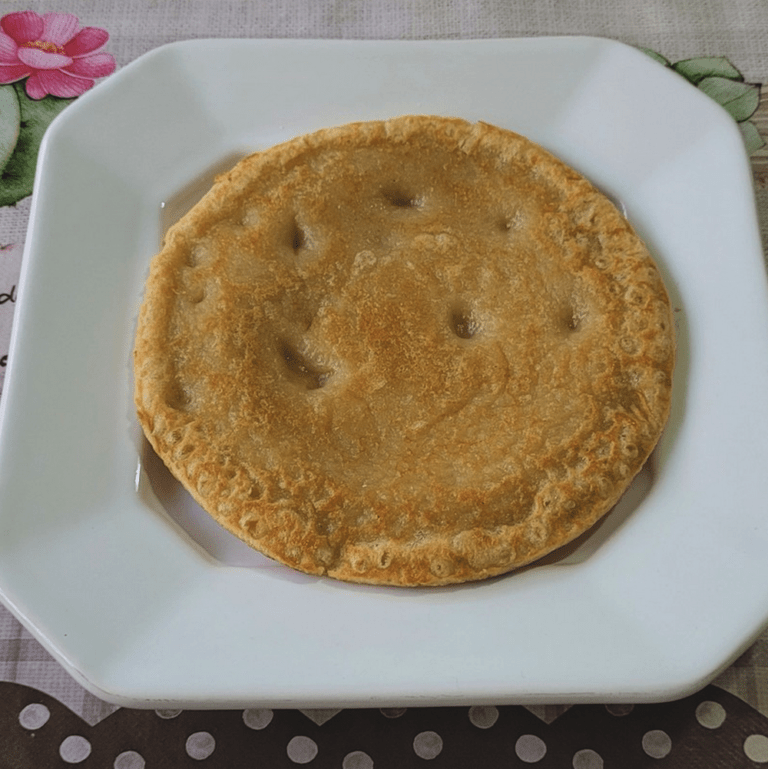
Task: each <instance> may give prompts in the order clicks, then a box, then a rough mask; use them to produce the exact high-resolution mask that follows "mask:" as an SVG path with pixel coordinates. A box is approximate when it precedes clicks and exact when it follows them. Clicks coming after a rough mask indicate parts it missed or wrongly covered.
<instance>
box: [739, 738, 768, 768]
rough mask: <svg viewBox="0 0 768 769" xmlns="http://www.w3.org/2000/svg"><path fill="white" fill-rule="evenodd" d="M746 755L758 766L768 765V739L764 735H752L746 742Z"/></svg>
mask: <svg viewBox="0 0 768 769" xmlns="http://www.w3.org/2000/svg"><path fill="white" fill-rule="evenodd" d="M744 753H745V754H746V756H747V758H748V759H749V760H750V761H754V762H755V763H756V764H768V737H766V736H765V735H764V734H750V735H749V737H747V739H746V740H744Z"/></svg>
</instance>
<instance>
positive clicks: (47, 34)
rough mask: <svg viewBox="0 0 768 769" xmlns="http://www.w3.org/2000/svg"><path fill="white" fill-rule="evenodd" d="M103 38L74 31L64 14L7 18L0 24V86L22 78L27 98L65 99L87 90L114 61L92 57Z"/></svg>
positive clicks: (102, 33)
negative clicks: (55, 97)
mask: <svg viewBox="0 0 768 769" xmlns="http://www.w3.org/2000/svg"><path fill="white" fill-rule="evenodd" d="M108 39H109V34H108V33H107V31H106V30H104V29H99V28H98V27H83V28H82V29H81V28H80V21H79V20H78V18H77V16H73V15H72V14H69V13H46V14H43V15H42V16H40V15H39V14H37V13H35V12H34V11H19V12H17V13H9V14H6V15H5V16H3V17H2V19H0V83H14V82H16V81H17V80H22V79H23V78H25V77H26V78H29V79H28V80H27V82H26V89H27V94H28V95H29V96H30V97H31V98H33V99H42V98H43V97H44V96H47V95H48V94H51V95H52V96H60V97H62V98H71V97H73V96H80V94H81V93H85V91H87V90H88V89H89V88H93V84H94V78H97V77H104V76H105V75H109V74H111V73H112V72H113V71H114V69H115V60H114V58H113V57H112V56H110V55H109V54H108V53H95V51H96V50H97V49H98V48H101V46H102V45H104V43H106V42H107V40H108Z"/></svg>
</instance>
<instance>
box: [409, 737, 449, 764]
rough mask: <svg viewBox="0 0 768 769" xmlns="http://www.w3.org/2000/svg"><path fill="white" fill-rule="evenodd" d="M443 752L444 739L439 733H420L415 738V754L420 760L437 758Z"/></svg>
mask: <svg viewBox="0 0 768 769" xmlns="http://www.w3.org/2000/svg"><path fill="white" fill-rule="evenodd" d="M442 750H443V738H442V737H441V736H440V735H439V734H438V733H437V732H419V733H418V734H417V735H416V736H415V737H414V738H413V752H414V753H415V754H416V755H417V756H418V757H419V758H424V759H427V760H430V759H432V758H437V756H439V755H440V753H441V752H442Z"/></svg>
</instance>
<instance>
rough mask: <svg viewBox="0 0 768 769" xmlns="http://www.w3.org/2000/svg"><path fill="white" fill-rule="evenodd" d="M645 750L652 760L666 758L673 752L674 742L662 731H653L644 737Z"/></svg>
mask: <svg viewBox="0 0 768 769" xmlns="http://www.w3.org/2000/svg"><path fill="white" fill-rule="evenodd" d="M643 750H644V751H645V752H646V754H647V755H649V756H650V757H651V758H664V757H665V756H668V755H669V752H670V751H671V750H672V740H671V738H670V736H669V735H668V734H667V733H666V732H663V731H661V729H653V730H651V731H650V732H646V733H645V734H644V735H643Z"/></svg>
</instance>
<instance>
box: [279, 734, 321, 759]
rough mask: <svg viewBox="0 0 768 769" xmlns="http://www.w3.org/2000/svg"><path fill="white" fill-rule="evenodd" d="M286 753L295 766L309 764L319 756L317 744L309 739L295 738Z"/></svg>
mask: <svg viewBox="0 0 768 769" xmlns="http://www.w3.org/2000/svg"><path fill="white" fill-rule="evenodd" d="M286 752H287V753H288V758H290V759H291V761H293V763H294V764H308V763H309V762H310V761H312V760H313V759H314V757H315V756H316V755H317V743H316V742H315V741H314V740H312V739H310V738H309V737H294V738H293V739H292V740H291V741H290V742H289V743H288V747H287V748H286Z"/></svg>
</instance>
